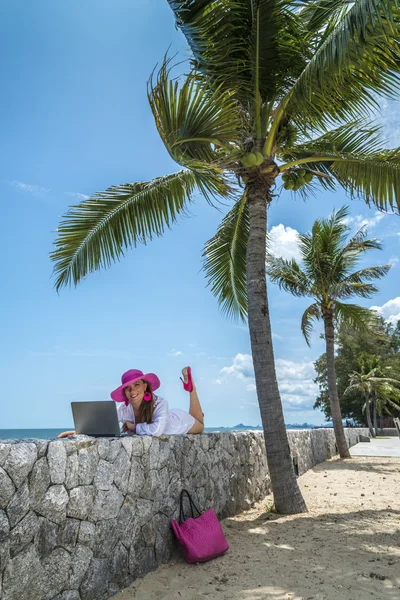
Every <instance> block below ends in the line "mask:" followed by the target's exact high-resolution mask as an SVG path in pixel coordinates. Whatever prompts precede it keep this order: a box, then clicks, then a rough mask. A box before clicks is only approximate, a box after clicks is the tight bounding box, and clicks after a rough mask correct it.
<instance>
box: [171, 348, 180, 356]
mask: <svg viewBox="0 0 400 600" xmlns="http://www.w3.org/2000/svg"><path fill="white" fill-rule="evenodd" d="M168 356H182V352H181V351H180V350H175V348H172V350H170V351H169V352H168Z"/></svg>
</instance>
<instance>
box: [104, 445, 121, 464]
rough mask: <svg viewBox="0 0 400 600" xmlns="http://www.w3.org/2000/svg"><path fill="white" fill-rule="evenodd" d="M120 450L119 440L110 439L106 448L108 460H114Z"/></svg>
mask: <svg viewBox="0 0 400 600" xmlns="http://www.w3.org/2000/svg"><path fill="white" fill-rule="evenodd" d="M120 450H121V440H111V441H110V446H109V449H108V456H107V460H108V461H109V462H114V460H115V459H116V458H117V456H118V454H119V451H120Z"/></svg>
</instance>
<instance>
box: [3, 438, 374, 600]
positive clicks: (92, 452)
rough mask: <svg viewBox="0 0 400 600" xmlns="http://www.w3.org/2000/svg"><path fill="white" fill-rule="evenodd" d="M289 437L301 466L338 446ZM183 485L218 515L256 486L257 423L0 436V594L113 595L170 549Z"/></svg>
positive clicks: (34, 597)
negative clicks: (217, 429)
mask: <svg viewBox="0 0 400 600" xmlns="http://www.w3.org/2000/svg"><path fill="white" fill-rule="evenodd" d="M359 433H367V431H366V430H361V429H348V430H347V431H346V435H347V436H348V440H349V443H350V445H353V444H354V443H357V436H358V434H359ZM289 440H290V446H291V450H292V454H293V456H294V460H295V462H296V468H297V469H298V471H299V474H302V473H304V472H305V471H307V470H308V469H310V468H311V467H313V466H314V465H316V464H317V463H319V462H322V461H324V460H326V459H327V458H330V457H331V456H333V455H335V453H336V448H335V440H334V435H333V431H332V430H327V429H318V430H310V431H306V430H303V431H289ZM182 488H186V489H188V490H190V491H191V492H193V494H194V497H195V499H196V501H197V503H198V505H199V506H200V507H201V509H205V508H207V507H209V506H210V505H211V506H213V507H214V509H215V510H216V512H217V513H218V515H219V516H220V517H226V516H228V515H234V514H236V513H238V512H240V511H242V510H244V509H246V508H248V507H249V506H251V505H252V504H253V503H254V502H255V501H257V500H260V499H262V498H264V497H265V496H266V494H267V493H268V492H269V491H270V480H269V475H268V469H267V465H266V458H265V449H264V440H263V434H262V433H261V432H240V433H236V432H232V433H213V434H205V435H199V436H173V437H162V438H150V437H138V436H134V437H130V438H121V439H111V440H110V439H104V438H103V439H94V438H87V437H84V436H80V437H78V438H76V439H71V440H57V441H46V440H25V441H23V442H20V441H6V442H2V443H0V597H1V598H2V599H3V600H51V599H54V600H55V599H56V600H104V599H106V598H108V597H109V596H112V595H113V594H114V593H116V592H117V591H118V590H119V589H120V588H123V587H125V586H128V585H129V584H130V583H131V582H132V581H133V580H134V579H135V578H136V577H140V576H143V575H144V574H145V573H147V572H148V571H151V570H153V569H155V568H156V566H157V565H158V564H160V563H162V562H167V561H168V560H169V559H170V556H171V552H172V549H173V546H174V542H173V539H172V535H171V530H170V521H171V520H172V519H173V518H176V517H177V507H178V498H179V494H180V492H181V490H182Z"/></svg>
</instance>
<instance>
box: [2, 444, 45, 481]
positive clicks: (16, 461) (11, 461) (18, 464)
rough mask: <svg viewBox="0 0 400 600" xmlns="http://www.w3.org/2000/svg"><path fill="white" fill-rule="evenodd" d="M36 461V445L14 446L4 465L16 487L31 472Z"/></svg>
mask: <svg viewBox="0 0 400 600" xmlns="http://www.w3.org/2000/svg"><path fill="white" fill-rule="evenodd" d="M36 459H37V450H36V446H35V444H26V443H19V444H13V445H12V446H11V449H10V452H9V454H8V456H7V459H6V461H5V463H4V470H5V471H7V473H8V475H9V476H10V477H11V479H12V480H13V482H14V483H15V485H16V486H17V487H19V486H20V485H21V483H22V482H23V481H24V479H25V478H26V477H27V476H28V475H29V473H30V472H31V470H32V467H33V465H34V464H35V461H36Z"/></svg>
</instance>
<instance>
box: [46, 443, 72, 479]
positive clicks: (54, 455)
mask: <svg viewBox="0 0 400 600" xmlns="http://www.w3.org/2000/svg"><path fill="white" fill-rule="evenodd" d="M47 460H48V463H49V469H50V479H51V483H64V481H65V469H66V466H67V452H66V450H65V442H63V441H62V440H59V441H56V442H50V444H49V449H48V452H47Z"/></svg>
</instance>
